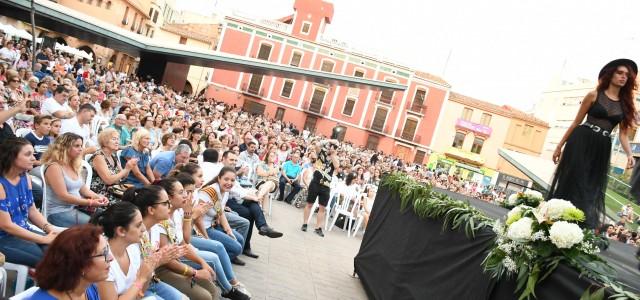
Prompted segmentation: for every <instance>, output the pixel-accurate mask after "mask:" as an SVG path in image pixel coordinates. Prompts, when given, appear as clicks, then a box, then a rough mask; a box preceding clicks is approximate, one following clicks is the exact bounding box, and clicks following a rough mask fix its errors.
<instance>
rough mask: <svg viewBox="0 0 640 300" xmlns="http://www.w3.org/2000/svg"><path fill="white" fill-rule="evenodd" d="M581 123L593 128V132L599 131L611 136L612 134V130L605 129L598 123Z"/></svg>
mask: <svg viewBox="0 0 640 300" xmlns="http://www.w3.org/2000/svg"><path fill="white" fill-rule="evenodd" d="M581 125H582V126H585V127H587V128H590V129H591V130H593V132H595V133H598V134H602V135H603V136H606V137H610V136H611V132H610V131H606V130H603V129H602V128H600V126H598V125H593V124H591V123H589V122H584V123H582V124H581Z"/></svg>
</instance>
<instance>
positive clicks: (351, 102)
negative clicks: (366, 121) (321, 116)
mask: <svg viewBox="0 0 640 300" xmlns="http://www.w3.org/2000/svg"><path fill="white" fill-rule="evenodd" d="M355 107H356V99H353V98H347V100H346V101H345V102H344V108H343V109H342V114H344V115H347V116H351V115H353V109H354V108H355Z"/></svg>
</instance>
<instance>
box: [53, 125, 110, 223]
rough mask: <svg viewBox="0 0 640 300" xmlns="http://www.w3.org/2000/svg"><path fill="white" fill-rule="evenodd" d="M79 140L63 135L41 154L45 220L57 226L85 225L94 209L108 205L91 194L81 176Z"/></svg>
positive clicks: (99, 196)
mask: <svg viewBox="0 0 640 300" xmlns="http://www.w3.org/2000/svg"><path fill="white" fill-rule="evenodd" d="M82 153H83V141H82V137H80V136H79V135H77V134H75V133H71V132H67V133H65V134H63V135H61V136H60V137H58V138H57V139H56V140H55V142H54V143H53V144H51V147H50V149H49V151H47V152H45V153H44V156H43V157H42V164H43V167H42V168H44V179H45V182H46V185H47V186H46V187H45V189H46V193H45V195H46V196H45V197H44V198H45V199H43V202H44V203H43V206H46V211H47V214H46V217H47V220H48V221H49V222H50V223H51V224H53V225H55V226H59V227H70V226H72V225H76V224H86V223H87V222H89V218H90V216H89V215H88V214H86V213H85V212H83V211H81V209H82V210H85V211H89V212H93V210H94V209H95V208H96V207H102V206H105V205H107V204H109V200H108V199H107V198H106V197H105V196H103V195H98V194H97V193H95V192H93V191H92V190H91V189H90V187H89V186H88V185H87V184H86V183H85V180H84V178H83V177H82V172H81V171H82V158H83V157H82V156H83V155H82Z"/></svg>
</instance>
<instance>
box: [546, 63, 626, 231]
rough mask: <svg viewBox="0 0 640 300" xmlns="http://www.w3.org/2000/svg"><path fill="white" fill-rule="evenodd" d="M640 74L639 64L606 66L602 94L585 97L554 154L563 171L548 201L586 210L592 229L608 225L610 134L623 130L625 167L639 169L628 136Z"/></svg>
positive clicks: (587, 223) (559, 171)
mask: <svg viewBox="0 0 640 300" xmlns="http://www.w3.org/2000/svg"><path fill="white" fill-rule="evenodd" d="M637 73H638V67H637V65H636V63H635V62H633V61H631V60H629V59H617V60H614V61H612V62H610V63H608V64H607V65H605V66H604V67H603V68H602V70H601V71H600V74H599V75H598V82H599V84H598V87H597V89H596V90H595V91H592V92H590V93H589V94H587V96H586V97H585V98H584V100H583V101H582V104H581V106H580V110H579V111H578V114H577V115H576V118H575V120H574V121H573V123H572V124H571V126H569V128H568V129H567V132H566V133H565V134H564V136H563V137H562V139H561V140H560V142H559V143H558V146H557V148H556V150H555V152H554V154H553V160H554V162H555V163H556V164H558V167H557V169H556V172H555V175H554V177H553V180H552V182H551V188H550V189H549V194H548V195H547V199H551V198H559V199H565V200H568V201H571V202H572V203H573V204H574V205H575V206H576V207H577V208H579V209H581V210H582V211H584V213H585V216H586V220H585V226H586V227H588V228H596V226H598V225H599V224H600V223H601V222H602V220H603V218H602V217H603V212H604V196H605V191H606V188H607V173H608V171H609V161H610V158H611V137H610V135H611V132H612V131H613V130H614V129H615V128H616V126H618V125H619V129H620V130H619V137H620V144H621V145H622V148H623V149H624V151H625V153H626V154H627V166H626V167H627V168H631V167H632V166H633V164H634V159H633V156H631V147H630V145H629V137H628V133H629V131H630V129H631V128H632V127H633V125H634V122H635V115H636V110H635V107H634V99H635V96H634V93H633V91H634V90H635V87H636V83H635V82H636V74H637ZM585 117H586V121H585V122H583V120H584V119H585ZM563 146H564V149H562V147H563Z"/></svg>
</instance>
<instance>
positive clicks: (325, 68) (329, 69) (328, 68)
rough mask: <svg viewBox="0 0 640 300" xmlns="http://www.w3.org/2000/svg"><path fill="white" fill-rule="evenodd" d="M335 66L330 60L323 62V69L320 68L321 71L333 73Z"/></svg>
mask: <svg viewBox="0 0 640 300" xmlns="http://www.w3.org/2000/svg"><path fill="white" fill-rule="evenodd" d="M333 66H334V63H333V62H332V61H330V60H325V61H322V67H321V68H320V71H322V72H333Z"/></svg>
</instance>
